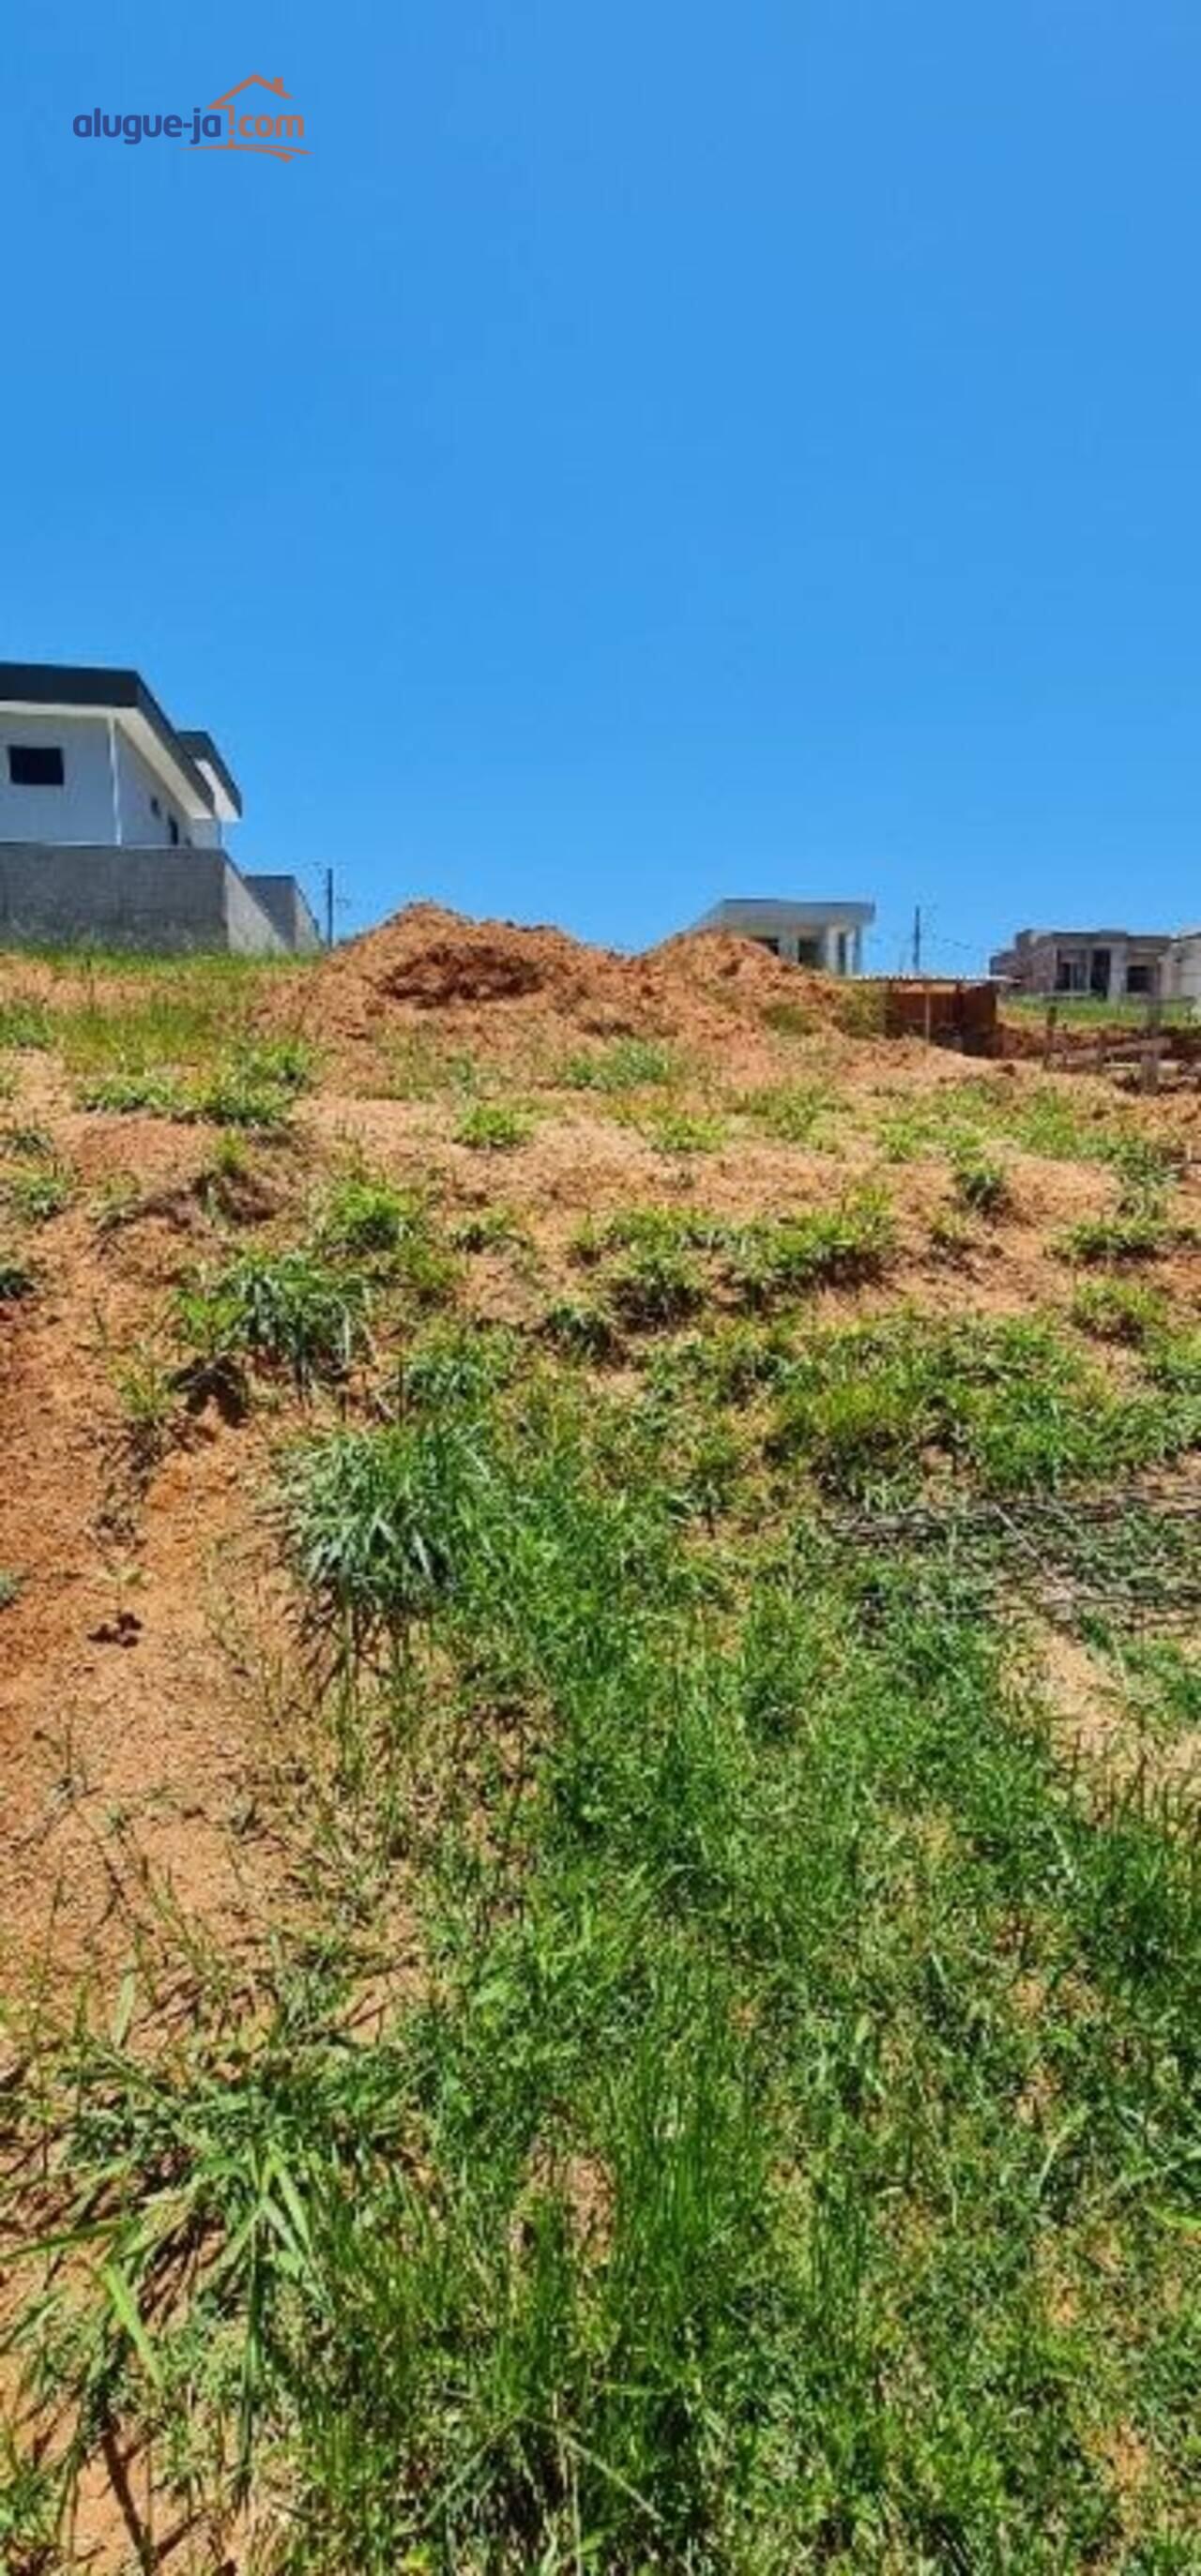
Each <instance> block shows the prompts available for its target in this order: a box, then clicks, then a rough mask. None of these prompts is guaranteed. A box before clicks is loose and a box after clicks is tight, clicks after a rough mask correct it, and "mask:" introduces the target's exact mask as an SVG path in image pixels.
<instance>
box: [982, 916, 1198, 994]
mask: <svg viewBox="0 0 1201 2576" xmlns="http://www.w3.org/2000/svg"><path fill="white" fill-rule="evenodd" d="M1171 945H1172V942H1171V939H1170V937H1169V934H1168V932H1167V931H1166V930H1019V931H1018V933H1017V936H1016V938H1015V939H1014V941H1013V944H1012V947H1009V948H998V949H997V951H996V953H995V955H994V956H992V957H990V958H989V961H988V971H989V973H990V975H996V976H999V977H1002V978H1003V979H1004V981H1005V982H1006V983H1008V984H1012V985H1014V986H1015V988H1016V990H1017V991H1018V992H1019V993H1046V994H1055V993H1063V994H1070V993H1081V994H1086V995H1091V996H1092V998H1093V999H1094V1000H1095V1001H1101V1002H1116V1001H1121V1000H1123V999H1124V998H1125V997H1126V995H1127V994H1130V995H1132V996H1137V995H1140V994H1142V995H1147V994H1157V993H1160V992H1162V991H1163V989H1164V984H1163V975H1164V968H1165V963H1166V960H1167V954H1168V950H1169V948H1170V947H1171Z"/></svg>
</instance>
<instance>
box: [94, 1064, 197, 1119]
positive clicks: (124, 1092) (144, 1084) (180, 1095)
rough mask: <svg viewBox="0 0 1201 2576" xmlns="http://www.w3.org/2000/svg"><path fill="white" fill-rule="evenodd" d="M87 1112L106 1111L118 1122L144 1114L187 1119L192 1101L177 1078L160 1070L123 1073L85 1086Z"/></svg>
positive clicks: (104, 1077)
mask: <svg viewBox="0 0 1201 2576" xmlns="http://www.w3.org/2000/svg"><path fill="white" fill-rule="evenodd" d="M79 1101H80V1106H81V1108H83V1109H98V1110H105V1111H107V1112H109V1113H110V1115H113V1116H115V1117H118V1118H131V1117H134V1116H136V1115H137V1113H138V1112H139V1111H142V1110H144V1111H145V1112H146V1113H147V1114H148V1115H149V1116H150V1117H152V1118H186V1117H187V1115H188V1099H187V1094H186V1092H185V1090H184V1088H183V1085H182V1083H180V1082H179V1080H178V1079H177V1077H176V1076H175V1075H174V1074H172V1073H168V1072H164V1071H163V1070H161V1069H159V1070H157V1071H150V1070H146V1071H143V1072H140V1073H127V1072H122V1071H120V1070H119V1069H118V1070H117V1071H115V1072H112V1073H103V1074H98V1075H97V1076H96V1077H95V1078H94V1079H93V1080H91V1081H88V1082H84V1083H82V1084H81V1086H80V1091H79Z"/></svg>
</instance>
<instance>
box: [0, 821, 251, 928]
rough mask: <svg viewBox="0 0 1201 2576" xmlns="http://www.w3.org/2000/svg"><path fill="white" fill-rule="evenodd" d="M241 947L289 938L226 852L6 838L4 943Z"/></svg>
mask: <svg viewBox="0 0 1201 2576" xmlns="http://www.w3.org/2000/svg"><path fill="white" fill-rule="evenodd" d="M88 941H91V942H93V943H94V945H95V946H96V947H99V948H138V949H149V950H153V951H163V952H167V951H172V950H187V949H223V950H227V951H228V950H231V949H232V950H234V951H235V952H236V953H238V954H240V955H243V956H272V955H276V954H281V953H282V952H283V951H284V949H285V947H286V945H287V942H286V941H285V940H284V939H282V938H281V937H280V934H279V932H278V930H277V929H276V927H275V925H274V923H273V922H272V921H270V920H269V919H268V916H267V914H266V912H265V911H264V909H263V906H262V904H261V903H259V902H258V901H257V900H256V898H255V896H254V895H253V894H252V892H251V891H250V888H249V887H248V886H247V884H246V883H245V881H244V879H243V878H242V877H241V876H239V874H238V871H237V869H236V868H235V867H234V866H233V865H232V864H231V862H230V860H229V859H227V858H226V856H225V853H224V851H223V850H195V849H192V850H186V849H175V848H173V847H165V848H163V849H130V848H128V847H121V848H119V849H118V848H114V847H112V846H111V845H110V844H101V843H81V844H78V845H72V846H70V847H63V848H56V847H54V846H52V845H48V844H46V843H43V842H32V841H5V842H0V946H3V945H6V944H7V945H9V946H17V947H21V946H25V947H34V946H44V947H54V946H60V947H81V946H84V945H85V944H86V943H87V942H88Z"/></svg>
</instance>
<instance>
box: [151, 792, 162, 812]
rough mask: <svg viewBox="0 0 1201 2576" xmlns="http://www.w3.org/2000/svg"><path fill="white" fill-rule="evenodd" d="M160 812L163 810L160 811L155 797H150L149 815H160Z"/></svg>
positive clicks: (160, 807) (160, 808)
mask: <svg viewBox="0 0 1201 2576" xmlns="http://www.w3.org/2000/svg"><path fill="white" fill-rule="evenodd" d="M162 810H163V809H162V806H161V805H160V803H159V801H158V798H157V796H152V797H151V799H150V811H151V813H152V814H161V813H162Z"/></svg>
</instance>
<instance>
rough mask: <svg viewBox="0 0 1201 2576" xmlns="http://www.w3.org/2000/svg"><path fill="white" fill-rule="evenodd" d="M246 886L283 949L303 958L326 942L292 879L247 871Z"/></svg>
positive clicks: (299, 888)
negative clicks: (270, 923) (281, 943)
mask: <svg viewBox="0 0 1201 2576" xmlns="http://www.w3.org/2000/svg"><path fill="white" fill-rule="evenodd" d="M245 883H246V884H247V885H248V886H249V888H250V891H251V893H252V895H253V896H254V897H255V900H256V902H258V903H261V905H262V907H263V910H264V912H265V913H266V915H267V919H268V920H269V921H273V922H274V924H275V927H276V929H277V930H278V932H279V935H280V938H281V939H282V941H283V943H284V946H285V948H290V949H292V950H293V951H295V952H296V953H297V954H299V955H301V956H304V955H307V954H308V953H309V952H310V951H311V950H313V949H315V948H322V947H324V945H325V943H324V940H323V939H322V936H321V933H320V931H319V930H318V928H317V924H316V922H315V920H314V918H313V914H312V911H311V908H310V906H309V904H308V901H307V899H306V897H305V895H304V893H303V891H302V889H301V887H300V886H299V885H298V884H297V882H296V879H295V877H281V876H262V875H260V874H259V873H258V871H257V870H253V871H251V870H248V871H247V875H246V878H245Z"/></svg>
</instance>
